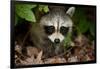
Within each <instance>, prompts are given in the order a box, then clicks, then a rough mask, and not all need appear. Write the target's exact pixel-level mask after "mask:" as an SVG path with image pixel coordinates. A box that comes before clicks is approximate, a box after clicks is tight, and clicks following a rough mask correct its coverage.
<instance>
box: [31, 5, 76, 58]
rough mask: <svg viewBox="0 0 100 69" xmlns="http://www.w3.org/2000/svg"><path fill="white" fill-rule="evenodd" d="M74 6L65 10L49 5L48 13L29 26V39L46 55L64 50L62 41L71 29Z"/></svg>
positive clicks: (56, 53) (52, 54)
mask: <svg viewBox="0 0 100 69" xmlns="http://www.w3.org/2000/svg"><path fill="white" fill-rule="evenodd" d="M74 12H75V7H70V8H69V9H68V10H67V12H66V9H65V7H61V6H51V7H49V13H48V14H46V15H44V16H43V17H42V18H41V19H40V22H39V23H38V24H37V26H36V25H33V27H32V28H31V32H30V33H31V34H30V35H31V40H32V41H33V43H34V44H35V45H34V46H37V47H38V48H40V49H42V50H43V52H44V54H45V55H46V56H54V55H58V54H60V53H62V52H64V46H63V44H64V43H63V41H64V39H65V37H67V36H66V34H67V33H68V32H71V31H72V26H73V21H72V19H71V17H72V16H73V14H74Z"/></svg>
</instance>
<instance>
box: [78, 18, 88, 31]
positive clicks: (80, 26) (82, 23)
mask: <svg viewBox="0 0 100 69" xmlns="http://www.w3.org/2000/svg"><path fill="white" fill-rule="evenodd" d="M88 29H89V23H88V21H87V20H86V19H85V18H82V19H80V21H79V24H78V30H79V32H81V33H85V32H87V30H88Z"/></svg>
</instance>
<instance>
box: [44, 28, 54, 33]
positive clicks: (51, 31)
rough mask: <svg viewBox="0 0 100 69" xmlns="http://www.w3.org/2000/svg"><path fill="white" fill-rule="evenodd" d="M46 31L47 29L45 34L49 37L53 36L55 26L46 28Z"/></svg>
mask: <svg viewBox="0 0 100 69" xmlns="http://www.w3.org/2000/svg"><path fill="white" fill-rule="evenodd" d="M44 29H45V33H46V34H48V35H50V34H52V33H53V32H54V31H55V28H54V26H44Z"/></svg>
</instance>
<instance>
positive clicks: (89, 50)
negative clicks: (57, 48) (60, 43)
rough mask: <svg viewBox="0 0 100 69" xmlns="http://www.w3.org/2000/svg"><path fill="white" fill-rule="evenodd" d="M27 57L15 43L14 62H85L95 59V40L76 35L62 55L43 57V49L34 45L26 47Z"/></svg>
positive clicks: (18, 63)
mask: <svg viewBox="0 0 100 69" xmlns="http://www.w3.org/2000/svg"><path fill="white" fill-rule="evenodd" d="M27 53H28V56H29V57H26V56H24V55H23V54H22V52H21V46H20V45H18V44H15V64H16V66H20V65H34V64H57V63H66V64H67V63H72V62H87V61H93V60H95V58H96V57H95V41H92V42H90V41H89V39H88V38H86V37H85V36H83V35H82V36H78V37H76V38H75V40H74V41H73V42H72V47H71V48H69V49H68V50H67V52H66V53H65V54H64V55H63V56H53V57H50V58H46V59H43V58H42V57H43V51H42V50H38V48H36V47H27Z"/></svg>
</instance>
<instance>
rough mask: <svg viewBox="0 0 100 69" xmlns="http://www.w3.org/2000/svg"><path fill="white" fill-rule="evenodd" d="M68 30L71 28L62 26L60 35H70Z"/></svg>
mask: <svg viewBox="0 0 100 69" xmlns="http://www.w3.org/2000/svg"><path fill="white" fill-rule="evenodd" d="M68 30H69V27H64V26H62V27H61V28H60V33H62V35H64V36H65V35H66V34H67V33H68Z"/></svg>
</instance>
